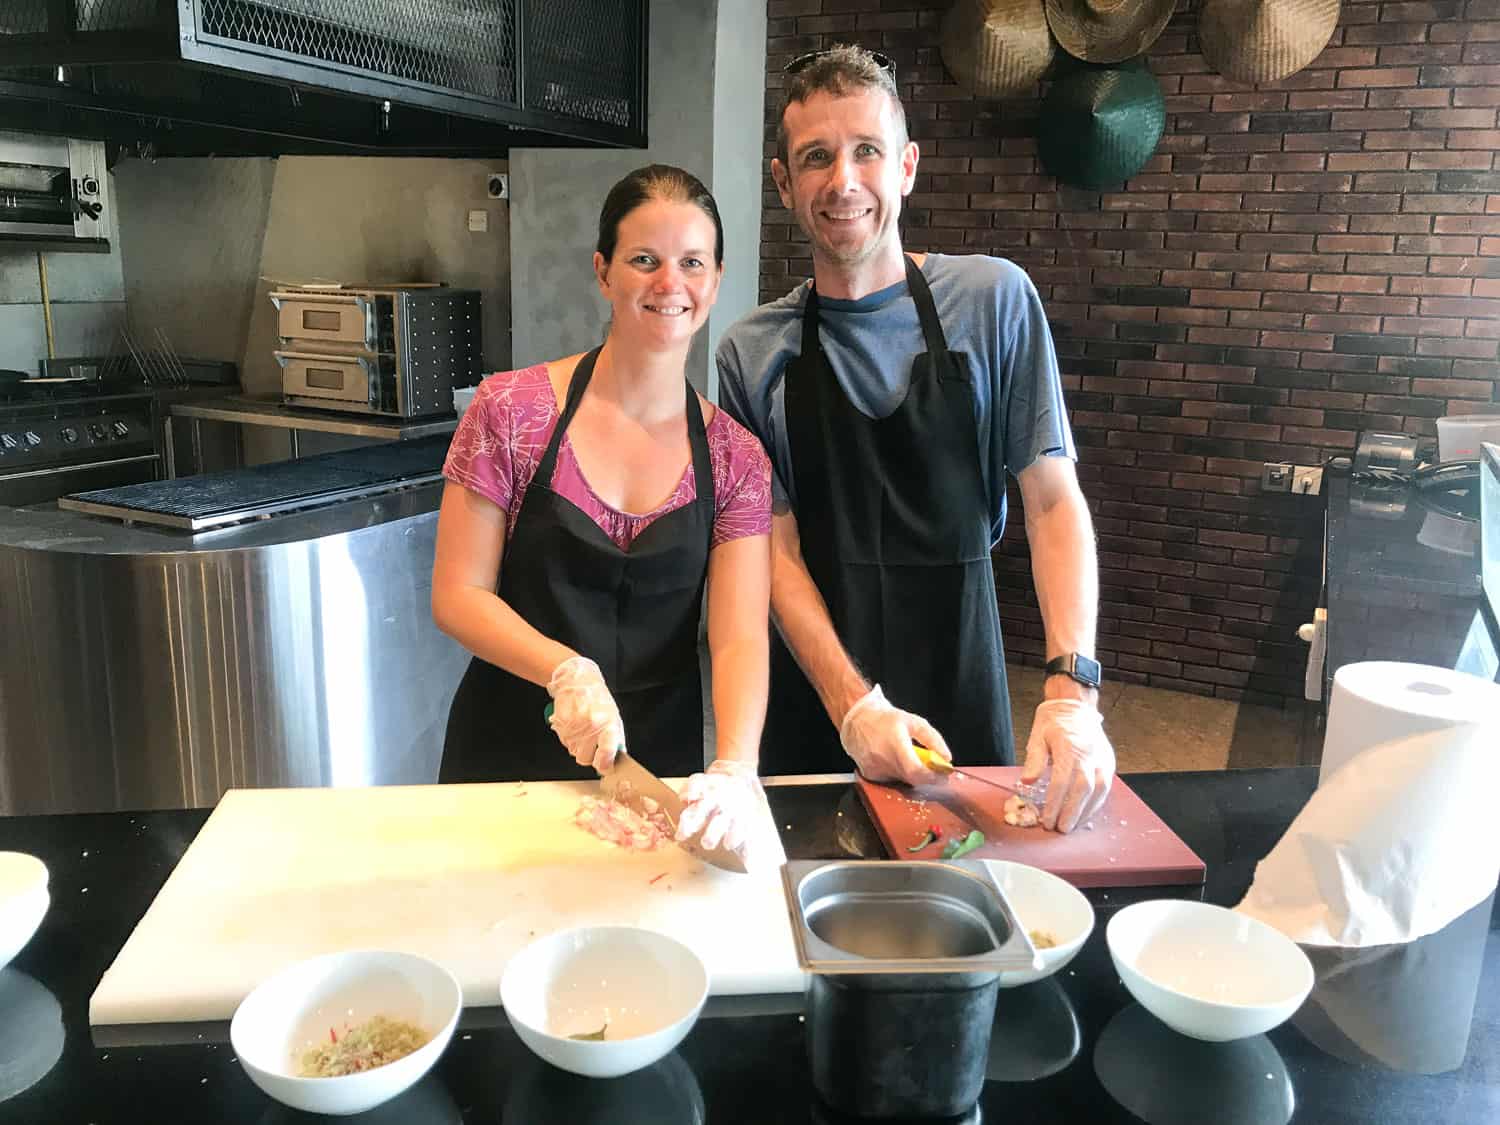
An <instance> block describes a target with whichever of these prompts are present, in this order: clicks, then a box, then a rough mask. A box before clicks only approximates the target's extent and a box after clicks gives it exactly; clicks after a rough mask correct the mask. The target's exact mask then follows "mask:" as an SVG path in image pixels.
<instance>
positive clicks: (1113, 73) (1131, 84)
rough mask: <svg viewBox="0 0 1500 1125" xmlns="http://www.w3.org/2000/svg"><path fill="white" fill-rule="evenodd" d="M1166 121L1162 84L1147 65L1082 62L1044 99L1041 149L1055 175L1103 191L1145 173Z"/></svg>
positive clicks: (1038, 135)
mask: <svg viewBox="0 0 1500 1125" xmlns="http://www.w3.org/2000/svg"><path fill="white" fill-rule="evenodd" d="M1166 121H1167V106H1166V100H1165V99H1164V98H1163V97H1162V92H1161V86H1160V85H1159V84H1158V83H1157V81H1156V77H1155V76H1154V75H1153V74H1152V73H1151V72H1150V71H1149V70H1147V69H1146V68H1145V67H1144V66H1143V65H1141V64H1139V63H1134V64H1130V65H1127V66H1121V67H1097V66H1087V67H1084V66H1080V67H1078V68H1077V69H1076V70H1074V71H1073V72H1072V73H1070V74H1066V75H1064V76H1063V77H1061V78H1059V79H1058V80H1057V81H1056V82H1055V83H1053V85H1052V89H1051V90H1050V91H1049V92H1048V94H1047V100H1046V101H1045V102H1043V103H1042V115H1041V122H1042V124H1041V128H1040V129H1039V130H1038V133H1037V152H1038V154H1039V155H1040V156H1041V159H1042V167H1044V168H1045V169H1046V170H1047V172H1048V174H1049V175H1052V176H1055V177H1056V178H1057V179H1058V180H1059V181H1061V182H1062V183H1065V184H1069V185H1071V186H1073V187H1081V188H1090V189H1096V190H1097V189H1099V188H1104V187H1109V186H1111V185H1113V184H1118V183H1121V182H1122V181H1124V180H1128V179H1130V177H1131V176H1134V175H1135V174H1136V173H1137V172H1139V171H1140V170H1141V168H1143V167H1144V166H1145V164H1146V162H1147V161H1148V160H1150V159H1151V154H1152V153H1154V152H1155V151H1156V146H1157V144H1158V142H1160V140H1161V134H1162V129H1163V128H1164V127H1165V125H1166Z"/></svg>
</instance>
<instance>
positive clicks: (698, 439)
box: [682, 379, 714, 537]
mask: <svg viewBox="0 0 1500 1125" xmlns="http://www.w3.org/2000/svg"><path fill="white" fill-rule="evenodd" d="M682 382H683V385H684V386H685V387H686V388H687V429H688V447H689V448H690V449H691V450H692V451H693V490H694V498H695V499H696V500H697V502H698V503H699V504H706V505H708V530H709V535H710V537H711V536H712V534H713V522H714V521H713V514H714V465H713V458H711V457H710V456H709V453H708V427H707V426H705V425H704V424H703V407H701V406H700V405H699V404H698V392H697V391H695V390H693V384H692V383H689V382H688V381H687V380H686V379H684V380H683V381H682Z"/></svg>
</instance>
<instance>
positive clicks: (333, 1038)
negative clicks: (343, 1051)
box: [328, 1027, 339, 1043]
mask: <svg viewBox="0 0 1500 1125" xmlns="http://www.w3.org/2000/svg"><path fill="white" fill-rule="evenodd" d="M328 1041H329V1042H330V1043H337V1042H338V1041H339V1037H338V1033H337V1032H336V1031H334V1030H333V1028H331V1027H330V1028H329V1029H328Z"/></svg>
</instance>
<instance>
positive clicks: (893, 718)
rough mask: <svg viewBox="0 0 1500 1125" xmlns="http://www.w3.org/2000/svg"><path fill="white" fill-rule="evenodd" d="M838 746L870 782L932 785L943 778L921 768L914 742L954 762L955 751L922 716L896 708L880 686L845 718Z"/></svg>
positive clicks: (859, 701) (840, 727)
mask: <svg viewBox="0 0 1500 1125" xmlns="http://www.w3.org/2000/svg"><path fill="white" fill-rule="evenodd" d="M839 742H840V743H842V744H843V747H844V753H846V754H848V755H849V757H851V758H853V759H854V764H855V765H856V766H857V767H859V772H860V773H862V774H864V775H865V777H867V778H869V779H870V780H871V781H904V782H906V784H908V785H932V784H934V783H936V782H937V781H939V780H941V776H942V775H941V774H939V773H937V772H936V771H934V770H930V769H928V768H927V767H926V766H925V765H923V764H922V760H921V759H920V758H918V757H917V752H916V750H915V749H913V747H912V743H913V742H919V743H921V744H922V745H923V746H925V747H926V748H927V749H928V750H929V751H931V752H932V753H933V754H935V755H937V756H938V757H940V758H946V759H948V760H949V761H952V760H953V753H952V751H950V750H949V749H948V744H947V743H946V742H944V741H943V736H942V735H940V734H939V733H938V732H937V730H936V728H934V727H933V725H932V724H931V723H929V722H928V721H927V720H926V719H924V718H922V716H921V715H913V714H912V713H911V712H910V711H903V710H901V708H899V707H896V706H894V705H893V704H892V703H891V702H890V701H889V700H888V699H886V697H885V693H884V692H883V691H881V690H880V685H879V684H876V685H875V686H874V687H873V688H871V689H870V691H869V693H868V694H866V695H864V696H862V697H861V698H860V699H859V700H858V701H857V702H856V703H855V704H854V706H853V707H851V708H849V710H848V712H847V713H846V714H845V715H844V721H843V723H841V724H840V726H839Z"/></svg>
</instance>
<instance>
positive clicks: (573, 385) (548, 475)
mask: <svg viewBox="0 0 1500 1125" xmlns="http://www.w3.org/2000/svg"><path fill="white" fill-rule="evenodd" d="M603 350H604V345H603V344H600V345H599V347H597V348H595V349H594V350H593V351H591V352H589V353H588V354H587V355H585V356H584V357H583V358H582V359H580V360H579V361H578V366H576V367H575V368H573V377H572V378H571V379H570V380H569V381H568V398H567V401H566V402H564V403H563V408H562V415H561V416H560V417H559V418H558V419H557V425H555V426H553V427H552V440H551V441H549V442H548V443H547V452H545V453H543V454H542V459H541V461H539V462H538V463H537V467H536V477H535V479H536V480H539V481H541V482H542V484H543V485H545V486H546V487H548V488H551V487H552V475H553V473H554V471H555V470H556V468H557V451H558V449H560V448H561V447H562V436H563V433H564V432H565V431H566V430H567V428H568V425H569V424H570V423H571V422H572V421H573V415H575V414H577V413H578V404H579V403H580V402H582V401H583V392H584V391H586V390H588V386H589V380H590V379H592V378H593V377H594V364H595V363H596V362H597V361H598V359H599V353H600V352H601V351H603Z"/></svg>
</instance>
